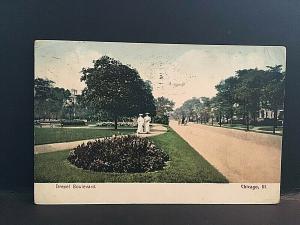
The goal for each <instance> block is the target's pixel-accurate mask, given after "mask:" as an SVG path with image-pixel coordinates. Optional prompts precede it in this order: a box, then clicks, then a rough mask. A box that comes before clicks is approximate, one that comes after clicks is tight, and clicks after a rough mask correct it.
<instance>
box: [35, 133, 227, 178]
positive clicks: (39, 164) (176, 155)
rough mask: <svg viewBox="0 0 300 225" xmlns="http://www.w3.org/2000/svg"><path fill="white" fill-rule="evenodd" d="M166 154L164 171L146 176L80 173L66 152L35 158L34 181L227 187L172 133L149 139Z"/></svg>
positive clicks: (220, 175)
mask: <svg viewBox="0 0 300 225" xmlns="http://www.w3.org/2000/svg"><path fill="white" fill-rule="evenodd" d="M150 139H151V140H153V141H154V142H155V143H156V144H157V145H158V146H159V147H160V148H162V149H163V150H165V151H166V152H168V154H169V156H170V162H168V165H167V166H166V167H165V169H163V170H160V171H156V172H147V173H131V174H128V173H104V172H92V171H87V170H83V169H79V168H77V167H75V166H73V165H71V164H70V163H69V162H68V161H67V157H68V154H69V150H66V151H60V152H53V153H44V154H38V155H35V162H34V179H35V182H40V183H55V182H65V183H69V182H83V183H88V182H91V183H92V182H93V183H102V182H124V183H127V182H129V183H131V182H145V183H150V182H153V183H154V182H157V183H226V182H228V180H227V179H226V178H225V177H224V176H223V175H222V174H221V173H220V172H218V171H217V170H216V169H215V168H214V167H213V166H212V165H210V164H209V163H208V162H207V161H206V160H205V159H204V158H203V157H202V156H200V155H199V154H198V153H197V152H196V151H195V150H194V149H193V148H192V147H191V146H190V145H189V144H188V143H187V142H185V141H184V140H183V139H182V138H181V137H180V136H179V135H177V133H175V132H174V131H173V130H169V131H168V132H166V133H165V134H162V135H158V136H154V137H151V138H150Z"/></svg>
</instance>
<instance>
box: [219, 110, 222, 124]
mask: <svg viewBox="0 0 300 225" xmlns="http://www.w3.org/2000/svg"><path fill="white" fill-rule="evenodd" d="M219 126H220V127H221V126H222V116H221V113H220V116H219Z"/></svg>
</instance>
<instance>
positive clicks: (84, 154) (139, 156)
mask: <svg viewBox="0 0 300 225" xmlns="http://www.w3.org/2000/svg"><path fill="white" fill-rule="evenodd" d="M68 160H69V162H70V163H72V164H73V165H75V166H77V167H79V168H82V169H86V170H92V171H97V172H118V173H140V172H150V171H156V170H161V169H163V167H164V166H165V164H166V162H167V161H168V160H169V156H168V154H167V153H165V152H164V151H163V150H161V149H159V148H158V147H157V146H155V144H154V143H153V142H151V141H150V140H149V139H147V138H141V137H137V136H121V137H112V138H104V139H101V140H96V141H93V142H88V143H87V144H82V145H79V146H77V147H76V148H75V149H74V150H72V151H71V152H70V154H69V156H68Z"/></svg>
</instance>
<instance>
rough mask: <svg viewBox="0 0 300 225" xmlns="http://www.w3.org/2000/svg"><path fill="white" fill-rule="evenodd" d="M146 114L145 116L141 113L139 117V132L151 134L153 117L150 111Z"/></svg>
mask: <svg viewBox="0 0 300 225" xmlns="http://www.w3.org/2000/svg"><path fill="white" fill-rule="evenodd" d="M145 114H146V116H145V117H143V114H139V117H138V119H137V124H138V128H137V134H144V133H146V134H149V133H150V122H151V117H150V116H149V113H145Z"/></svg>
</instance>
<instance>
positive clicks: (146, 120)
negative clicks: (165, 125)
mask: <svg viewBox="0 0 300 225" xmlns="http://www.w3.org/2000/svg"><path fill="white" fill-rule="evenodd" d="M150 122H151V117H150V116H149V113H146V116H145V117H144V129H145V133H147V134H149V133H150Z"/></svg>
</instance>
